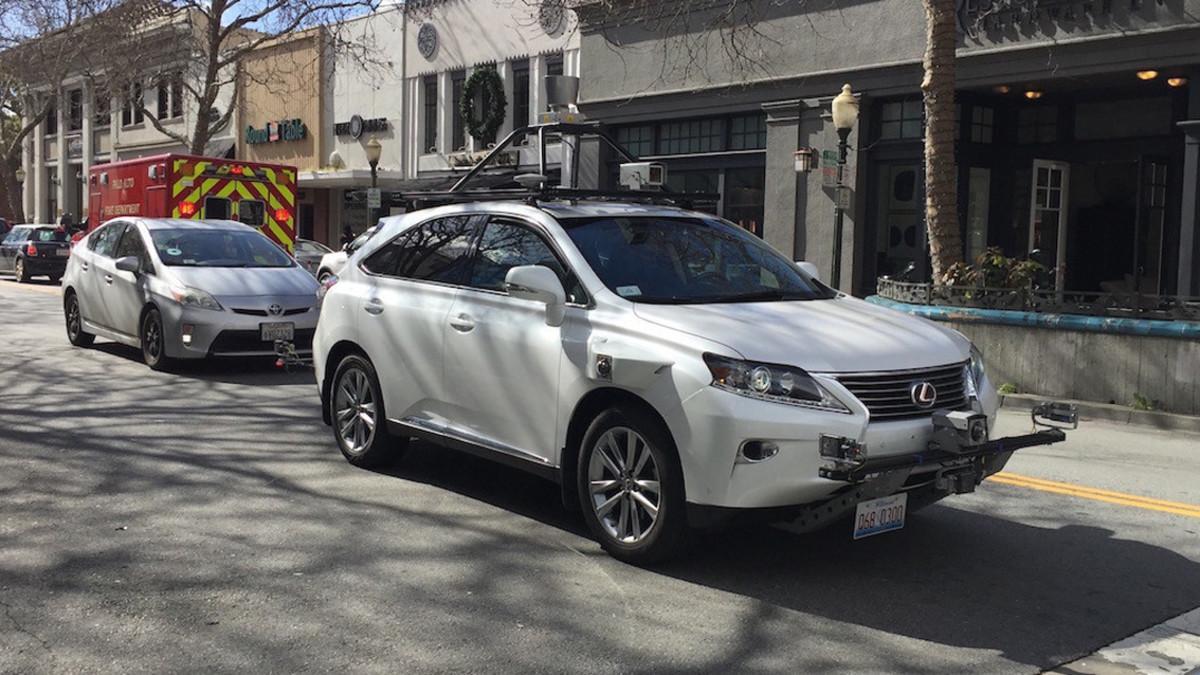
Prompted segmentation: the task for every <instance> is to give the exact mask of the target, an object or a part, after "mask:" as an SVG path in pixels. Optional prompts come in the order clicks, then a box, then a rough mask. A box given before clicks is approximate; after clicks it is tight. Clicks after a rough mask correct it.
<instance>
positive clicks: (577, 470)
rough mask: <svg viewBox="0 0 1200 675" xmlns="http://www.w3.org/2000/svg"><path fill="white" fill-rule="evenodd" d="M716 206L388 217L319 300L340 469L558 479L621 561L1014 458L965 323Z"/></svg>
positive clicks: (1016, 444)
mask: <svg viewBox="0 0 1200 675" xmlns="http://www.w3.org/2000/svg"><path fill="white" fill-rule="evenodd" d="M813 271H814V270H813V268H812V266H811V265H808V264H806V263H799V264H797V263H793V262H792V261H791V260H789V259H788V258H786V257H784V256H783V255H781V254H779V253H778V252H776V251H775V250H774V249H772V248H771V247H769V246H768V245H766V244H765V243H763V242H762V241H761V240H759V239H758V238H756V237H755V236H753V235H751V234H749V233H747V232H745V231H744V230H742V229H739V228H737V227H735V226H733V225H731V224H729V223H727V222H725V221H723V220H720V219H718V218H716V217H713V216H710V215H707V214H704V213H696V212H692V211H687V210H683V209H679V208H674V207H668V206H657V205H647V204H630V203H612V202H598V201H597V202H590V203H589V202H588V201H586V200H577V201H571V202H568V201H555V200H549V201H536V200H531V201H530V202H528V203H522V202H515V201H514V202H505V201H491V202H475V203H463V204H455V205H449V206H441V207H436V208H430V209H426V210H421V211H416V212H413V213H409V214H407V215H404V216H397V217H393V218H388V219H384V221H383V222H382V223H381V226H380V230H379V232H378V233H377V234H376V236H374V237H372V238H371V239H370V240H369V241H368V242H366V244H365V245H364V246H363V247H362V249H360V250H359V251H357V252H356V253H355V254H354V255H353V256H352V257H351V258H350V261H349V263H348V264H347V265H346V267H345V269H344V270H343V271H342V273H341V275H340V277H338V278H337V279H336V280H335V281H334V282H333V283H332V284H331V285H330V284H327V291H326V292H325V295H324V299H323V306H322V309H321V316H320V321H319V323H318V327H317V333H316V336H315V340H314V366H315V370H316V376H317V383H318V386H319V389H320V395H321V400H322V403H323V410H324V417H325V421H326V423H327V424H331V425H332V427H333V431H334V437H335V438H336V441H337V444H338V446H339V447H340V449H341V451H342V453H343V454H344V455H345V457H346V458H347V459H348V460H349V461H350V462H351V463H353V464H355V465H358V466H373V465H377V464H379V463H382V462H386V461H391V460H393V459H395V458H396V457H397V456H398V453H400V452H401V451H402V450H403V448H404V447H405V445H406V443H407V441H408V440H409V439H410V438H422V439H426V440H432V441H434V442H435V443H437V444H438V445H440V446H444V447H450V448H454V449H457V450H463V451H467V452H472V453H476V454H483V455H486V456H488V457H492V458H495V459H497V460H499V461H501V462H505V463H508V464H513V465H516V466H519V467H522V468H526V469H529V470H531V471H534V472H536V473H539V474H541V475H544V476H546V477H548V478H550V479H552V480H555V481H558V482H559V483H560V484H561V486H562V490H563V495H564V500H565V501H566V503H567V504H568V506H575V505H577V506H578V507H579V508H581V509H582V512H583V516H584V518H585V519H586V521H587V524H588V526H589V528H590V530H591V531H592V533H593V534H594V536H595V537H596V538H597V539H598V540H599V542H600V543H601V545H602V546H603V547H604V549H605V550H607V551H608V552H609V553H610V554H612V555H613V556H615V557H617V558H619V559H622V560H625V561H628V562H632V563H638V564H642V563H648V562H653V561H656V560H661V559H663V558H665V557H668V556H670V555H672V554H673V553H675V552H677V551H678V550H679V548H680V546H681V545H682V544H683V543H684V541H685V539H686V537H687V533H688V532H689V530H690V529H692V528H701V527H712V526H714V525H720V524H722V523H726V522H728V521H730V520H731V519H735V518H739V517H741V516H753V517H767V518H770V519H776V520H782V519H786V520H789V521H792V522H793V524H794V527H796V528H801V529H814V528H817V527H821V526H824V525H825V524H827V523H829V522H831V521H833V520H836V519H842V518H848V517H849V516H851V515H853V516H855V520H854V529H853V532H854V536H855V537H859V536H865V535H868V534H874V533H877V532H882V531H887V530H891V529H896V528H898V527H900V526H902V525H903V522H904V520H903V519H904V514H905V510H906V508H907V509H908V510H909V511H911V510H912V509H915V508H918V507H920V506H924V505H927V504H930V503H932V502H933V501H936V500H937V499H940V498H941V497H944V496H946V495H947V494H951V493H959V492H969V491H971V490H973V489H974V487H975V485H977V484H978V483H979V482H980V481H981V480H982V479H983V478H984V477H986V476H988V475H990V474H992V473H995V472H996V471H999V470H1000V468H1001V467H1002V466H1003V465H1004V463H1005V462H1006V461H1007V459H1008V457H1009V456H1010V455H1011V452H1012V450H1015V449H1018V448H1020V447H1026V446H1029V445H1037V444H1046V443H1051V442H1055V441H1057V440H1061V436H1062V434H1061V432H1059V431H1058V430H1052V431H1053V432H1056V434H1057V435H1055V433H1050V432H1041V433H1039V434H1031V435H1029V436H1021V437H1014V438H1009V439H989V438H988V432H989V429H991V427H992V422H993V421H994V418H995V414H996V409H997V407H998V399H997V396H996V394H995V392H994V390H993V388H992V386H991V385H990V383H989V382H988V379H987V376H986V375H985V374H984V370H983V364H982V361H981V359H980V357H979V354H978V353H977V352H975V350H974V349H973V348H972V346H971V344H970V343H969V342H968V341H967V340H966V339H965V338H964V337H963V336H962V335H960V334H959V333H957V332H955V331H953V330H949V329H947V328H943V327H940V326H938V325H936V324H934V323H931V322H928V321H925V320H923V319H918V318H914V317H911V316H908V315H904V314H901V313H897V312H894V311H891V310H888V309H885V308H882V307H878V306H875V305H872V304H869V303H866V302H864V301H861V300H857V299H855V298H852V297H849V296H846V295H844V294H840V293H837V292H835V291H833V290H831V289H830V288H828V287H827V286H825V285H823V284H822V283H821V282H820V281H818V280H817V279H816V278H815V277H814V275H813V274H812V272H813Z"/></svg>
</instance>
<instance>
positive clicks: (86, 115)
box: [75, 81, 96, 223]
mask: <svg viewBox="0 0 1200 675" xmlns="http://www.w3.org/2000/svg"><path fill="white" fill-rule="evenodd" d="M94 94H95V92H94V91H93V90H92V84H91V82H88V81H84V84H83V125H82V126H83V158H82V160H81V161H80V164H79V170H80V171H81V172H82V173H83V177H82V178H81V179H80V180H81V182H82V183H83V189H82V190H80V191H79V199H80V201H81V202H83V203H82V204H80V205H79V210H78V212H77V213H76V214H75V222H77V223H82V222H83V214H84V213H86V212H87V210H88V206H89V205H90V200H89V199H88V188H89V187H90V186H89V185H88V181H89V180H91V179H90V178H89V177H90V176H91V169H92V157H94V156H95V154H96V148H95V145H94V144H95V142H96V139H95V124H94V120H93V119H92V111H93V110H94V109H95V108H94V107H93V105H92V96H93V95H94Z"/></svg>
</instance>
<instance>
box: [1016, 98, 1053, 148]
mask: <svg viewBox="0 0 1200 675" xmlns="http://www.w3.org/2000/svg"><path fill="white" fill-rule="evenodd" d="M1056 140H1058V107H1057V106H1052V105H1048V106H1037V107H1033V108H1022V109H1021V110H1020V111H1018V112H1017V142H1018V143H1021V144H1032V143H1053V142H1054V141H1056Z"/></svg>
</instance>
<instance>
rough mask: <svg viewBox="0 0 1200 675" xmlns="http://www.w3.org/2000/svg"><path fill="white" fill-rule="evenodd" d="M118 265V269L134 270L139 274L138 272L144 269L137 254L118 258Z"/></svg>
mask: <svg viewBox="0 0 1200 675" xmlns="http://www.w3.org/2000/svg"><path fill="white" fill-rule="evenodd" d="M116 266H117V269H119V270H121V271H122V272H132V273H134V274H137V273H138V272H141V271H142V263H141V261H139V260H138V259H137V256H135V255H127V256H125V257H124V258H117V261H116Z"/></svg>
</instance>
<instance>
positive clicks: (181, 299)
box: [171, 286, 221, 310]
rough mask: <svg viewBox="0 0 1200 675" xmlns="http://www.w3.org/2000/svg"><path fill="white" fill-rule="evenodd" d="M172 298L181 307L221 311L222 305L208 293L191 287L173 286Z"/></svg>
mask: <svg viewBox="0 0 1200 675" xmlns="http://www.w3.org/2000/svg"><path fill="white" fill-rule="evenodd" d="M171 297H173V298H175V302H178V303H179V304H181V305H189V306H192V307H199V308H201V309H215V310H219V309H221V303H219V302H217V299H216V298H214V297H213V296H211V295H209V294H208V293H206V292H204V291H202V290H200V289H199V288H192V287H191V286H172V287H171Z"/></svg>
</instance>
